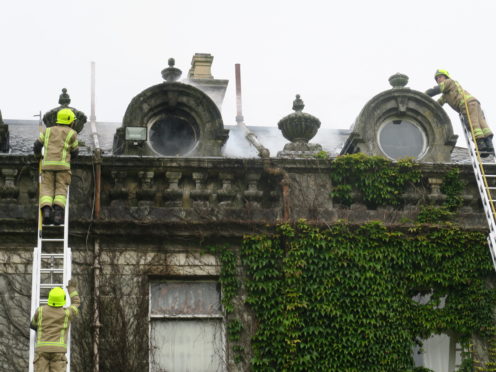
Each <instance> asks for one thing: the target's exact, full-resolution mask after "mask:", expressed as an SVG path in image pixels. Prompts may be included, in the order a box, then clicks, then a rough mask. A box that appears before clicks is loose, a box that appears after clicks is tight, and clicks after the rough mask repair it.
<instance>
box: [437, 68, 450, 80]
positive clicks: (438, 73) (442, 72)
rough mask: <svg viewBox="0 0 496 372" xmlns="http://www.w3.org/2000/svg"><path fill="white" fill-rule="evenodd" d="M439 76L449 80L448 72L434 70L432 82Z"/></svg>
mask: <svg viewBox="0 0 496 372" xmlns="http://www.w3.org/2000/svg"><path fill="white" fill-rule="evenodd" d="M439 75H444V76H446V77H447V78H448V79H450V78H451V77H450V76H449V73H448V71H446V70H441V69H440V68H439V69H437V70H436V73H435V74H434V80H436V78H437V77H438V76H439Z"/></svg>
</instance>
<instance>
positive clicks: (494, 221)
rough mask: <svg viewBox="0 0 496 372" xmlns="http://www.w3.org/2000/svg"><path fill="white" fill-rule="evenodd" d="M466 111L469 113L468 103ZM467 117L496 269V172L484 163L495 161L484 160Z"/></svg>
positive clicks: (470, 148)
mask: <svg viewBox="0 0 496 372" xmlns="http://www.w3.org/2000/svg"><path fill="white" fill-rule="evenodd" d="M465 105H466V103H465ZM466 112H467V113H468V107H467V105H466ZM467 117H468V118H465V117H464V115H462V114H460V120H461V121H462V128H463V133H464V134H465V139H466V140H467V145H468V151H469V154H470V162H471V163H472V168H473V169H474V175H475V180H476V181H477V188H478V189H479V194H480V197H481V201H482V206H483V208H484V214H485V215H486V219H487V224H488V226H489V235H488V237H487V242H488V244H489V250H490V251H491V257H492V260H493V265H494V269H495V270H496V218H495V217H496V209H495V207H494V206H495V203H496V187H495V186H493V185H494V184H495V183H496V172H495V171H494V170H493V171H492V173H491V174H489V173H488V172H486V169H485V167H484V164H492V165H494V164H495V163H494V161H492V162H490V163H489V162H488V163H484V162H482V160H481V156H480V152H479V149H478V147H477V143H476V141H475V135H474V131H473V126H472V122H471V120H470V115H467ZM467 121H468V123H467ZM490 185H491V186H490Z"/></svg>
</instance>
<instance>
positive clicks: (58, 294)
mask: <svg viewBox="0 0 496 372" xmlns="http://www.w3.org/2000/svg"><path fill="white" fill-rule="evenodd" d="M64 305H65V292H64V290H63V289H62V288H60V287H55V288H53V289H52V290H51V291H50V293H49V294H48V306H52V307H61V306H64Z"/></svg>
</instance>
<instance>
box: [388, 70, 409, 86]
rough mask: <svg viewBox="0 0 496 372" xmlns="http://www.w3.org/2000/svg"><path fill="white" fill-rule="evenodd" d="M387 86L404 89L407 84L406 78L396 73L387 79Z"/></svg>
mask: <svg viewBox="0 0 496 372" xmlns="http://www.w3.org/2000/svg"><path fill="white" fill-rule="evenodd" d="M389 84H391V86H392V87H393V88H404V87H405V86H406V85H407V84H408V76H406V75H405V74H401V73H399V72H397V73H396V74H394V75H392V76H391V77H390V78H389Z"/></svg>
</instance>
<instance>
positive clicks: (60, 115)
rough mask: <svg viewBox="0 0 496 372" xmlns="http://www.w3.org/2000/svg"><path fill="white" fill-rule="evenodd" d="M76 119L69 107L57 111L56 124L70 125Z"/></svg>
mask: <svg viewBox="0 0 496 372" xmlns="http://www.w3.org/2000/svg"><path fill="white" fill-rule="evenodd" d="M74 120H76V115H74V112H73V111H72V110H71V109H68V108H65V109H62V110H59V111H58V112H57V124H67V125H70V124H72V122H73V121H74Z"/></svg>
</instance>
